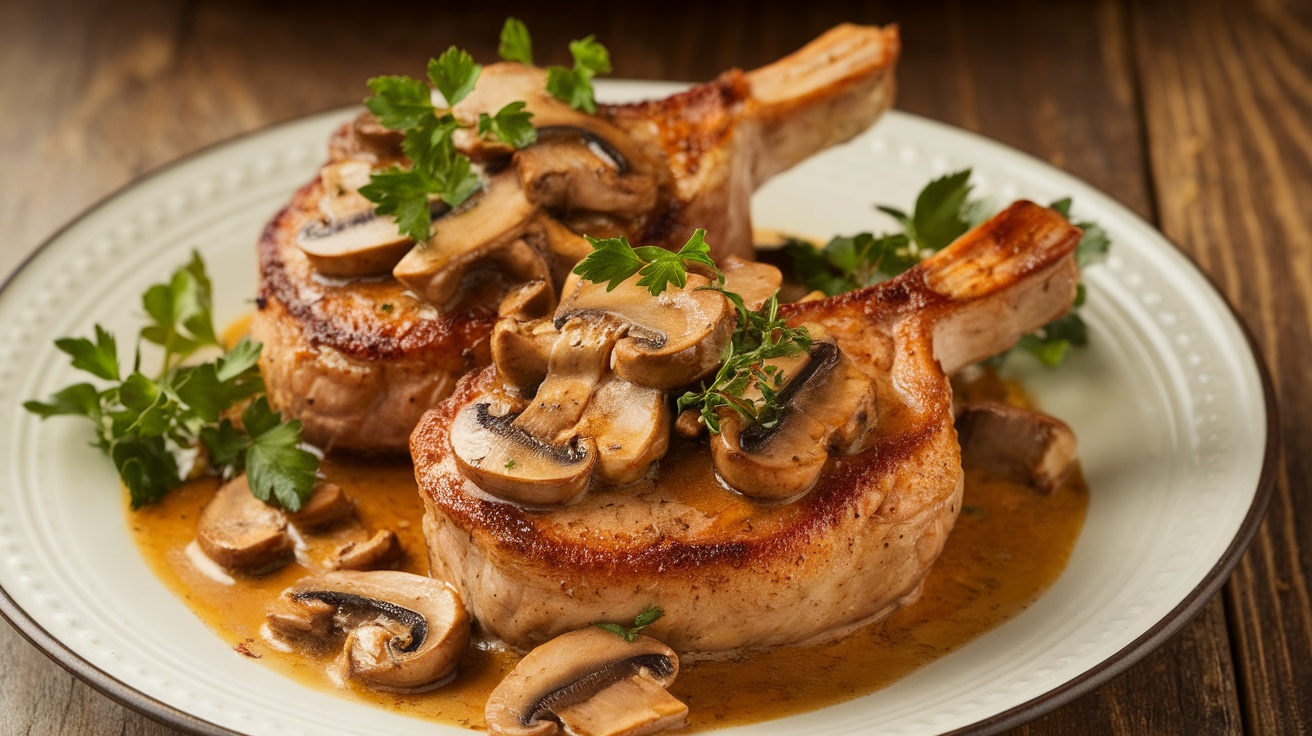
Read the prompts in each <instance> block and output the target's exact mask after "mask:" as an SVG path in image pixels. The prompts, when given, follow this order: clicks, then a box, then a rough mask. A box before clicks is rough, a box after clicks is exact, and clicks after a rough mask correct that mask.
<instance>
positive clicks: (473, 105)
mask: <svg viewBox="0 0 1312 736" xmlns="http://www.w3.org/2000/svg"><path fill="white" fill-rule="evenodd" d="M516 101H522V102H523V103H524V105H525V108H524V109H525V110H526V111H528V112H531V113H533V118H532V122H533V125H534V126H535V127H536V128H538V130H539V131H542V130H544V129H545V130H550V129H552V128H573V129H576V130H582V131H586V132H587V133H589V134H591V135H592V136H594V137H595V138H597V139H599V140H602V141H605V142H606V145H607V148H608V149H609V150H610V151H611V152H612V153H613V154H614V155H616V156H617V157H618V158H622V159H623V161H624V163H625V166H626V168H627V170H628V172H630V173H645V172H646V171H647V170H649V169H650V170H654V167H651V165H650V164H649V163H647V161H648V160H649V157H648V155H647V154H645V153H644V152H643V151H642V150H640V149H639V148H638V146H637V145H636V144H635V143H634V141H633V139H632V137H631V136H630V135H629V134H628V133H625V132H624V131H623V130H621V129H620V128H618V127H616V126H615V125H613V124H611V123H610V122H609V121H607V120H606V119H605V118H603V117H601V116H599V115H590V114H588V113H586V112H583V111H581V110H575V109H574V108H572V107H570V106H569V104H568V103H566V102H564V101H562V100H560V99H558V98H556V97H554V96H553V95H551V94H549V93H548V92H547V72H546V70H545V69H541V68H539V67H534V66H526V65H524V64H517V63H514V62H506V63H500V64H488V65H487V66H485V67H483V71H482V72H481V73H480V74H479V77H478V86H477V87H475V88H474V91H473V92H471V93H470V94H469V95H468V96H467V97H465V98H464V99H463V100H461V101H460V103H459V104H457V105H456V106H455V107H453V108H452V110H451V112H452V114H454V115H455V117H456V119H458V120H460V121H461V122H462V123H465V124H466V125H468V126H469V127H467V128H464V129H462V130H458V131H456V133H455V134H454V139H455V142H456V146H457V147H458V148H459V149H460V150H462V151H464V152H466V153H468V154H469V155H470V156H472V157H474V158H475V159H480V160H486V159H489V158H498V157H505V156H509V155H510V153H511V149H510V147H509V146H507V145H505V144H504V143H500V142H498V141H494V140H490V139H489V138H488V137H485V136H480V135H478V133H477V124H478V118H479V114H480V113H488V114H492V113H495V112H496V111H498V110H500V109H501V108H502V107H505V106H506V105H507V104H509V103H511V102H516Z"/></svg>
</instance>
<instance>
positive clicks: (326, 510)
mask: <svg viewBox="0 0 1312 736" xmlns="http://www.w3.org/2000/svg"><path fill="white" fill-rule="evenodd" d="M354 513H355V504H354V503H353V502H352V501H351V499H350V497H349V496H347V495H346V492H345V491H343V490H342V487H341V486H339V485H337V484H336V483H328V482H324V483H319V484H318V485H316V486H315V487H314V493H313V494H312V495H311V496H310V500H308V501H306V502H305V505H304V506H301V510H300V511H297V512H296V513H294V514H288V515H287V518H288V520H289V521H291V523H292V524H293V525H295V526H296V528H297V529H300V530H303V531H316V530H318V529H323V528H325V527H329V526H332V525H333V524H336V523H337V522H339V521H345V520H346V519H348V518H350V517H351V516H352V515H353V514H354Z"/></svg>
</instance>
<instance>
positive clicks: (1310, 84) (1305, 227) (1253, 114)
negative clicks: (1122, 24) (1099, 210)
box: [1134, 0, 1312, 734]
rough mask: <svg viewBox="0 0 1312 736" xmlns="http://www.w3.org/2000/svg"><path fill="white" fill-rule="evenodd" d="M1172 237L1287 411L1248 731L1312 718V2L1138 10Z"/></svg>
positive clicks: (1243, 606)
mask: <svg viewBox="0 0 1312 736" xmlns="http://www.w3.org/2000/svg"><path fill="white" fill-rule="evenodd" d="M1134 25H1135V28H1136V30H1137V33H1136V35H1135V45H1136V47H1137V48H1138V49H1139V53H1140V55H1141V57H1142V59H1143V63H1142V64H1141V67H1140V69H1141V74H1142V84H1143V89H1144V97H1145V100H1146V102H1147V104H1146V105H1145V113H1146V115H1145V117H1146V121H1147V125H1148V130H1149V136H1150V138H1151V139H1155V140H1160V141H1161V142H1162V143H1161V145H1156V146H1154V147H1153V150H1152V153H1153V171H1154V178H1155V182H1154V184H1155V188H1156V190H1157V192H1158V199H1159V201H1160V202H1161V226H1162V229H1163V231H1164V232H1165V233H1166V234H1167V235H1168V236H1170V237H1171V238H1173V239H1175V240H1176V241H1177V242H1179V243H1180V244H1181V245H1182V247H1184V248H1185V250H1187V251H1188V252H1190V253H1192V254H1193V255H1194V256H1195V257H1196V258H1197V259H1198V261H1199V263H1200V264H1202V266H1203V268H1204V269H1205V270H1206V271H1208V273H1210V274H1211V275H1212V277H1213V278H1214V279H1215V280H1216V283H1217V285H1218V286H1219V288H1220V289H1221V291H1222V292H1223V293H1225V294H1226V296H1227V297H1229V299H1230V301H1231V302H1232V303H1233V304H1235V305H1236V307H1237V308H1238V310H1239V312H1240V314H1241V315H1242V316H1243V317H1244V319H1245V320H1246V321H1247V323H1248V324H1249V326H1250V327H1251V328H1252V329H1253V331H1254V333H1255V335H1256V338H1257V342H1258V343H1259V344H1260V345H1261V347H1262V352H1263V353H1264V354H1265V355H1266V357H1267V360H1268V362H1269V365H1270V368H1271V372H1272V378H1273V380H1274V382H1275V386H1276V392H1277V394H1278V396H1279V401H1280V406H1281V409H1282V413H1283V418H1284V442H1283V454H1282V463H1281V467H1280V472H1279V475H1278V476H1277V482H1276V494H1275V498H1274V500H1273V502H1272V508H1271V510H1270V512H1269V514H1268V517H1267V520H1266V523H1265V524H1264V525H1263V526H1262V528H1261V530H1260V531H1259V533H1258V537H1257V539H1256V540H1255V541H1254V543H1253V547H1252V549H1251V551H1250V552H1249V554H1248V555H1247V556H1246V557H1245V558H1244V560H1243V563H1242V564H1241V565H1240V567H1239V569H1238V570H1237V571H1236V573H1235V575H1234V576H1233V577H1232V579H1231V581H1230V583H1229V585H1228V587H1227V592H1226V601H1227V607H1228V613H1229V621H1230V626H1231V628H1232V630H1233V631H1234V634H1235V642H1236V659H1237V660H1238V661H1239V662H1241V663H1242V666H1241V667H1240V668H1239V685H1240V691H1241V697H1242V702H1243V706H1244V708H1243V710H1244V717H1245V722H1246V725H1247V726H1248V730H1249V731H1250V732H1252V733H1264V734H1265V733H1307V732H1308V730H1309V728H1310V725H1309V724H1312V697H1309V694H1310V693H1312V605H1310V604H1309V592H1308V576H1309V571H1310V570H1312V481H1309V478H1310V477H1312V457H1310V456H1309V454H1308V452H1307V450H1308V448H1309V447H1312V420H1309V416H1310V415H1312V368H1310V367H1309V366H1310V365H1312V362H1310V359H1312V337H1310V336H1312V209H1310V208H1309V206H1308V202H1309V201H1312V6H1309V5H1308V4H1307V3H1305V2H1303V3H1300V2H1285V1H1284V0H1265V1H1264V0H1256V1H1254V2H1241V3H1230V2H1219V1H1217V2H1210V1H1209V2H1201V3H1195V4H1193V5H1192V7H1191V12H1190V13H1187V14H1185V15H1183V16H1182V15H1180V14H1179V13H1178V12H1177V8H1176V7H1175V6H1174V5H1172V4H1171V3H1165V2H1163V3H1150V4H1145V5H1143V6H1141V7H1139V8H1138V9H1137V11H1136V16H1135V19H1134Z"/></svg>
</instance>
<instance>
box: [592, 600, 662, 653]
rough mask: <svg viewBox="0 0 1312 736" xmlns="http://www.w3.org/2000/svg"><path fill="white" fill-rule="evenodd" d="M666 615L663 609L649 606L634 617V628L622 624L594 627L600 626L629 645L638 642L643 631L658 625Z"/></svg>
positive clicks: (606, 624) (601, 623)
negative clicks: (655, 624)
mask: <svg viewBox="0 0 1312 736" xmlns="http://www.w3.org/2000/svg"><path fill="white" fill-rule="evenodd" d="M664 615H665V611H662V610H661V609H659V608H657V607H655V606H648V607H647V608H645V609H643V611H642V613H639V614H638V615H637V616H635V617H634V619H633V625H632V626H629V627H625V626H622V625H620V624H614V623H610V622H599V623H597V624H594V626H600V627H601V628H603V629H605V630H607V631H609V632H611V633H612V634H615V635H616V636H618V637H620V638H621V639H623V640H624V641H627V642H628V643H630V644H632V643H633V642H635V641H637V640H638V637H639V636H640V635H641V634H642V630H643V629H645V628H647V627H648V626H651V625H652V624H654V623H656V622H657V621H659V620H660V618H661V616H664Z"/></svg>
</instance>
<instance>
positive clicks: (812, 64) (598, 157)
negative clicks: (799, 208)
mask: <svg viewBox="0 0 1312 736" xmlns="http://www.w3.org/2000/svg"><path fill="white" fill-rule="evenodd" d="M898 53H899V44H898V36H897V31H896V28H886V29H879V28H868V27H857V26H850V25H849V26H840V27H838V28H836V29H834V30H832V31H830V32H829V33H827V34H825V35H823V36H821V37H820V38H819V39H817V40H816V41H814V42H812V43H811V44H809V45H808V46H807V47H805V48H803V49H802V50H800V51H798V52H797V53H795V54H793V55H792V56H789V57H787V58H785V59H782V60H780V61H778V62H776V63H774V64H771V65H769V66H767V67H764V68H762V69H758V70H755V71H752V72H748V73H743V72H738V71H734V72H729V73H726V74H725V75H723V76H722V77H721V78H720V79H717V80H715V81H714V82H710V83H708V84H705V85H702V86H700V87H695V88H693V89H691V90H689V91H687V92H684V93H681V94H677V95H674V96H671V97H669V98H666V99H664V100H656V101H652V102H644V103H637V104H631V105H608V106H603V107H602V108H601V109H600V110H599V112H598V114H597V115H596V116H586V115H583V114H582V113H578V112H577V111H570V110H568V109H565V110H562V109H561V103H559V101H556V100H554V98H550V97H549V96H547V95H546V94H545V92H543V91H542V90H543V85H544V76H543V75H544V72H543V71H542V70H540V69H534V68H531V67H525V66H522V65H519V64H496V65H490V66H488V67H486V68H485V69H484V71H483V76H482V78H481V79H480V83H479V86H478V88H477V89H476V90H475V92H474V94H472V95H471V96H470V97H469V98H467V99H465V100H464V101H462V102H461V104H460V105H458V106H457V107H456V108H455V114H456V115H457V116H458V117H462V119H464V118H471V119H475V120H476V119H477V113H478V112H495V111H496V110H498V109H500V106H501V105H502V104H504V103H505V102H509V101H512V100H516V99H525V100H526V101H527V102H528V104H529V107H528V109H529V110H531V111H533V112H534V113H535V118H534V122H535V124H537V125H538V126H539V127H540V129H541V131H542V134H541V138H540V142H539V144H537V145H535V146H530V147H529V148H528V149H524V150H523V151H520V152H519V153H517V154H515V155H514V157H513V158H512V159H511V160H510V163H509V165H510V166H512V167H515V171H516V172H517V174H518V178H519V179H520V184H521V186H522V188H523V193H524V197H526V198H527V200H528V203H529V205H531V206H533V207H537V208H540V210H541V213H542V214H541V217H542V218H546V219H550V220H551V221H552V222H557V223H564V224H565V225H567V226H568V228H569V229H570V230H572V231H573V233H586V234H588V235H592V236H595V237H607V236H613V235H621V234H623V235H626V236H627V237H629V238H630V240H631V241H632V242H634V243H635V244H651V245H665V246H668V245H671V244H673V245H675V246H676V247H677V245H679V244H681V243H682V240H679V242H678V243H675V242H674V241H675V240H676V239H678V238H683V239H686V237H687V233H688V232H690V231H691V229H692V228H693V227H705V228H707V229H708V230H710V232H711V235H712V237H713V238H714V242H717V243H720V244H721V248H720V249H719V251H718V252H717V256H724V255H727V254H730V253H737V254H739V255H744V256H748V257H750V254H751V223H750V219H749V214H748V208H747V204H748V198H749V196H750V194H751V192H752V191H754V190H755V189H756V188H757V187H758V186H759V185H760V184H762V183H763V182H764V181H765V180H766V179H768V178H769V177H771V176H773V175H774V174H776V173H778V172H780V171H783V170H785V169H787V168H788V167H790V166H792V165H794V164H795V163H797V162H798V161H800V160H802V159H804V158H806V157H807V156H809V155H811V154H813V153H815V152H817V151H819V150H822V149H824V148H826V147H828V146H831V145H834V144H836V143H839V142H842V141H844V140H847V139H849V138H851V137H852V136H853V135H855V134H856V133H858V132H860V131H861V130H863V129H864V128H866V127H867V126H869V125H870V124H871V123H872V122H873V121H874V120H875V118H876V117H878V115H879V114H880V113H882V112H883V110H885V109H887V107H888V106H889V104H890V103H891V101H892V95H893V75H892V72H893V67H894V64H895V62H896V60H897V56H898ZM571 131H572V132H571ZM399 140H400V138H399V134H396V133H394V132H390V131H387V130H385V129H382V128H381V127H380V126H378V125H377V122H376V121H374V120H372V119H371V118H370V117H368V116H365V117H363V118H361V119H360V120H357V121H356V122H355V123H352V124H349V125H346V126H344V127H343V128H342V129H341V130H339V131H338V133H337V134H336V135H335V136H334V140H333V142H332V145H331V147H330V151H331V160H330V161H329V164H328V165H327V166H326V167H325V170H324V176H323V177H322V178H321V180H320V181H318V182H316V183H313V184H310V185H308V186H307V187H305V188H303V189H302V190H301V191H300V192H298V193H297V195H296V196H295V198H294V199H293V201H292V203H291V204H290V205H289V206H288V207H287V208H286V209H285V210H284V211H283V212H281V213H280V214H279V215H278V216H277V218H275V220H274V221H273V222H271V223H270V224H269V226H268V228H267V229H266V230H265V233H264V236H263V238H262V240H261V243H260V247H259V256H260V298H259V306H260V308H259V310H258V312H257V313H256V315H255V319H254V322H253V324H252V333H253V337H254V338H255V339H257V340H260V341H261V342H263V343H264V350H263V353H262V355H261V361H260V365H261V369H262V370H263V372H264V377H265V382H266V384H267V385H268V389H269V398H270V401H271V402H272V404H273V406H274V407H275V408H277V409H278V410H280V411H282V412H284V413H286V414H288V415H290V416H291V417H294V418H298V419H300V420H301V421H302V422H303V423H304V426H305V435H304V436H305V437H306V439H307V440H308V441H310V442H312V443H315V444H317V445H320V446H323V447H327V448H337V449H348V450H363V451H402V450H404V449H405V447H406V437H407V436H408V434H409V431H410V430H411V429H412V428H413V427H414V425H415V422H416V421H417V420H418V418H419V416H420V415H421V414H422V413H423V412H424V411H425V410H426V409H428V408H429V407H431V406H433V405H434V404H435V403H436V402H437V401H438V400H440V399H442V398H444V397H445V396H446V395H448V394H449V393H450V391H451V389H452V387H454V385H455V381H456V379H457V378H459V377H460V376H461V375H463V374H464V373H465V372H467V371H469V370H471V369H475V368H478V367H481V366H483V365H486V364H487V362H488V350H487V347H486V341H487V336H488V333H489V331H490V330H491V328H492V325H493V323H494V322H495V312H496V305H497V303H498V302H499V301H500V299H501V297H502V296H503V295H504V294H505V293H506V290H507V288H509V287H510V286H512V285H513V284H514V283H516V282H518V281H523V280H527V279H529V278H534V277H536V276H537V275H538V274H537V272H536V271H534V270H533V269H534V267H533V265H532V263H533V260H534V259H537V258H539V257H541V259H544V260H545V261H546V263H545V265H544V266H541V267H538V271H542V270H545V271H549V272H551V273H550V276H551V278H552V279H553V280H554V281H555V286H556V287H559V285H560V284H559V279H560V276H561V275H562V274H563V272H567V271H568V269H569V268H570V267H571V266H572V265H573V264H572V262H570V259H571V257H573V256H574V255H577V257H582V255H584V254H585V253H586V248H584V250H583V252H576V251H575V250H570V248H568V247H566V248H563V249H562V248H560V247H556V246H554V245H553V246H551V247H541V246H538V245H532V244H530V246H524V245H523V244H522V243H519V244H517V245H516V247H517V248H518V250H514V249H512V248H502V249H501V250H500V251H498V257H502V256H504V255H505V253H506V252H507V251H513V252H514V254H516V257H520V258H521V259H522V258H523V257H527V258H528V261H527V262H528V263H529V265H528V266H524V267H522V268H510V269H507V268H506V267H504V264H505V258H504V257H503V258H502V260H500V261H496V262H495V263H494V265H493V267H491V268H485V269H482V270H479V269H472V270H471V273H472V275H471V276H469V277H467V278H464V280H463V282H462V278H461V275H460V274H456V276H455V277H454V279H452V278H450V277H447V276H443V275H442V274H438V275H436V276H434V275H432V274H427V273H425V274H424V275H423V276H422V278H423V279H424V280H425V281H424V283H426V284H432V283H437V282H438V281H441V282H442V283H441V287H442V288H441V289H433V290H429V291H425V289H423V288H419V287H418V286H415V285H414V284H415V283H417V281H416V280H414V277H412V280H411V281H410V282H408V283H411V288H407V287H405V286H402V284H401V283H399V282H398V281H397V280H396V279H395V278H393V277H392V276H389V275H388V271H389V269H391V268H392V266H393V265H394V264H396V261H397V259H399V258H401V257H402V256H403V255H404V254H405V253H406V251H407V250H408V249H409V247H410V244H408V242H406V241H401V242H399V243H397V244H394V245H389V247H387V248H385V249H382V250H381V251H380V252H379V253H372V252H371V253H370V254H369V256H368V258H365V259H359V258H354V259H350V260H349V261H347V265H346V266H343V265H342V262H341V260H338V261H332V262H329V261H326V260H324V259H319V260H312V258H311V257H308V256H307V255H306V253H305V252H303V250H302V249H301V248H300V247H299V246H298V245H297V241H298V237H300V236H301V234H302V233H303V232H304V231H305V229H306V228H307V227H319V226H320V225H322V224H323V223H324V222H328V223H330V224H331V222H332V220H333V213H332V212H331V211H330V210H331V209H332V208H333V207H345V208H347V209H350V208H353V207H358V206H359V205H360V203H361V201H360V198H359V195H358V194H357V193H355V192H354V191H353V190H352V189H351V184H350V182H349V181H347V180H349V179H351V178H352V177H357V178H358V171H357V170H356V169H358V167H356V169H352V165H354V164H356V163H362V164H363V166H364V172H365V174H367V172H368V170H369V169H370V168H375V167H380V166H384V165H388V164H391V163H395V162H397V161H398V160H399V157H400V156H401V152H400V148H399ZM462 145H463V146H464V147H465V149H466V150H467V151H468V152H469V153H470V155H471V156H473V157H474V158H475V160H477V161H483V162H487V163H488V164H489V167H490V169H489V170H491V169H493V168H495V167H496V166H505V165H506V162H505V161H504V160H500V161H498V160H497V156H498V155H501V156H502V158H503V159H504V157H505V155H506V154H507V152H506V151H500V152H498V151H497V150H495V149H496V146H495V145H493V146H488V145H487V144H486V142H485V141H482V142H480V141H478V140H472V139H471V140H465V141H464V143H463V144H462ZM580 147H581V148H582V149H584V151H585V156H594V158H593V159H587V163H586V165H579V164H578V163H577V160H575V159H570V158H568V156H569V155H572V154H571V151H573V150H574V149H578V148H580ZM588 152H590V153H588ZM352 171H355V173H354V174H351V173H349V172H352ZM343 172H348V173H343ZM617 172H618V174H619V175H616V174H617ZM366 180H367V176H366ZM325 181H328V182H329V183H327V184H325ZM603 185H605V186H603ZM339 186H340V188H341V189H342V190H343V191H330V190H332V189H334V188H336V187H339ZM356 186H358V184H357V185H356ZM325 195H327V196H325ZM343 202H345V204H342V203H343ZM366 204H367V203H366ZM477 211H478V210H477V205H475V206H474V210H473V212H474V213H477ZM437 214H438V215H439V219H438V220H437V222H436V225H435V229H436V230H437V231H438V232H439V233H440V232H441V230H442V228H443V225H444V223H443V220H442V219H440V215H441V213H437ZM491 219H496V218H491ZM527 221H529V222H541V220H538V219H531V218H530V219H529V220H527ZM544 227H546V228H547V229H548V231H551V227H552V226H551V225H550V224H547V225H544ZM556 227H557V228H558V229H559V230H560V231H563V232H565V233H566V234H567V235H569V236H571V237H575V238H576V239H577V236H573V235H572V233H570V232H569V231H568V230H565V229H564V228H559V227H558V226H556ZM321 229H323V228H321ZM515 237H518V234H516V235H515ZM579 240H581V239H579ZM585 245H586V244H585ZM539 262H540V261H539ZM361 263H363V264H364V266H363V267H364V268H365V269H366V270H368V271H370V272H371V273H372V272H377V274H376V275H370V276H368V277H365V278H343V276H344V275H347V274H345V273H344V272H342V271H339V270H338V269H345V270H346V271H350V270H351V269H354V268H356V267H359V266H360V265H361ZM467 265H468V264H467V263H465V262H462V264H461V265H459V268H461V269H464V268H466V267H467ZM403 267H404V266H403V265H397V269H402V268H403ZM380 268H381V270H379V269H380ZM507 270H509V271H510V273H508V274H507V273H506V272H507ZM460 273H464V272H463V271H461V272H460ZM489 274H501V275H502V276H505V278H487V277H488V275H489ZM398 275H399V273H398ZM480 278H482V279H483V281H482V282H478V281H477V280H478V279H480ZM470 279H474V283H473V288H471V282H470ZM403 280H405V279H404V278H403ZM453 283H454V284H457V285H459V284H461V283H463V286H462V287H461V288H459V289H456V288H454V287H453V285H452V284H453ZM434 292H440V293H441V294H443V295H448V294H459V297H458V298H454V299H452V300H451V301H443V302H442V303H440V304H436V305H435V304H425V303H424V301H423V297H425V296H427V297H431V296H432V293H434ZM417 293H418V297H417Z"/></svg>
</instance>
